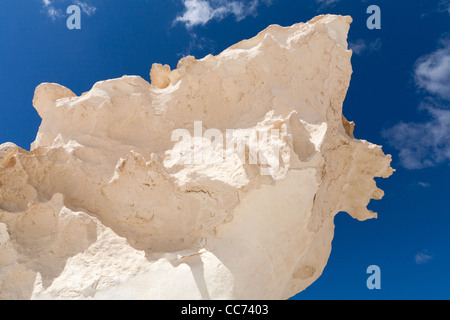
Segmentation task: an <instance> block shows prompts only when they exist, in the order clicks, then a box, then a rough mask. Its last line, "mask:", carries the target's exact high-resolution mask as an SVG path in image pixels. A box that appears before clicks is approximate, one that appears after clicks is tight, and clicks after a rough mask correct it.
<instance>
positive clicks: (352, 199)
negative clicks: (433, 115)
mask: <svg viewBox="0 0 450 320" xmlns="http://www.w3.org/2000/svg"><path fill="white" fill-rule="evenodd" d="M350 23H351V18H350V17H348V16H346V17H343V16H334V15H326V16H319V17H316V18H314V19H312V20H311V21H309V22H308V23H299V24H295V25H293V26H291V27H286V28H284V27H280V26H277V25H272V26H270V27H268V28H267V29H266V30H264V31H262V32H261V33H259V34H258V35H257V36H256V37H254V38H252V39H249V40H244V41H241V42H239V43H238V44H236V45H234V46H232V47H230V48H228V49H227V50H225V51H223V52H222V53H221V54H219V55H217V56H212V55H208V56H206V57H205V58H203V59H201V60H196V59H194V58H193V57H186V58H183V59H181V60H180V62H179V64H178V67H177V69H176V70H173V71H171V70H170V68H169V67H168V66H162V65H158V64H155V65H154V66H153V68H152V71H151V80H152V84H149V83H148V82H146V81H145V80H143V79H142V78H140V77H137V76H124V77H122V78H120V79H113V80H107V81H101V82H98V83H96V84H95V85H94V86H93V88H92V89H91V90H90V91H89V92H87V93H84V94H83V95H81V96H80V97H78V96H76V95H75V94H74V93H72V92H71V91H70V90H69V89H67V88H65V87H63V86H60V85H58V84H53V83H44V84H41V85H40V86H38V87H37V89H36V92H35V96H34V99H33V105H34V107H35V108H36V110H37V111H38V113H39V115H40V116H41V118H42V124H41V127H40V129H39V132H38V135H37V138H36V140H35V141H34V143H33V144H32V146H31V151H25V150H22V149H21V148H19V147H17V146H16V145H14V144H12V143H5V144H2V145H1V146H0V298H1V299H30V298H31V299H48V298H50V299H53V298H59V299H73V298H76V299H80V298H81V299H84V298H89V299H90V298H94V299H122V298H127V299H286V298H289V297H291V296H293V295H294V294H296V293H298V292H300V291H302V290H303V289H305V288H306V287H308V286H309V285H310V284H311V283H312V282H313V281H315V280H316V279H317V278H318V277H319V276H320V274H321V273H322V271H323V268H324V267H325V265H326V263H327V259H328V257H329V254H330V250H331V241H332V238H333V230H334V224H333V218H334V216H335V215H336V214H337V213H338V212H339V211H346V212H348V213H349V214H350V215H351V216H352V217H354V218H356V219H359V220H364V219H368V218H374V217H375V216H376V215H375V213H373V212H370V211H368V210H367V209H366V206H367V205H368V203H369V201H370V199H371V198H374V199H380V198H381V197H382V196H383V192H382V191H381V190H380V189H378V188H377V187H376V184H375V181H374V179H373V178H374V177H384V178H386V177H388V176H390V175H391V173H392V172H393V170H392V169H391V168H390V161H391V157H390V156H389V155H388V156H386V155H384V154H383V152H382V151H381V147H380V146H377V145H374V144H371V143H369V142H367V141H364V140H357V139H355V138H354V137H353V133H352V132H353V123H351V122H348V121H347V120H346V119H345V118H344V117H343V115H342V105H343V101H344V98H345V95H346V91H347V88H348V85H349V82H350V76H351V73H352V68H351V64H350V58H351V51H350V50H348V49H347V41H346V38H347V32H348V29H349V24H350ZM200 121H201V122H200ZM199 125H200V130H201V131H202V133H203V134H204V136H203V138H202V137H199V136H198V135H197V137H195V138H193V139H192V140H191V139H175V141H172V140H174V139H173V137H172V134H173V133H174V132H177V131H176V130H179V129H186V130H187V131H186V130H185V131H182V132H185V133H186V132H188V133H190V134H191V135H194V134H196V133H195V132H194V131H196V130H197V129H198V126H199ZM196 126H197V128H196ZM207 129H215V130H212V131H211V130H210V131H206V130H207ZM227 129H228V130H230V129H234V130H235V132H234V133H235V136H233V137H230V136H226V130H227ZM238 129H239V130H238ZM272 129H273V130H274V131H270V130H272ZM197 131H198V130H197ZM207 132H209V133H211V132H212V133H218V132H219V133H223V136H224V137H225V136H226V137H227V142H226V143H225V141H222V142H223V144H220V143H216V141H215V140H214V141H213V140H211V139H207V138H208V135H207V134H206V133H207ZM255 132H257V133H258V136H256V135H255ZM267 132H272V133H273V132H275V133H277V135H276V136H274V139H273V140H270V143H271V145H270V146H269V147H268V148H267V149H261V148H260V149H258V146H260V145H259V144H258V143H259V142H258V139H259V138H257V137H261V136H263V134H264V133H267ZM245 134H248V135H249V138H248V139H247V140H244V142H245V141H246V142H245V145H244V147H245V148H243V149H239V148H238V147H237V145H238V142H239V141H241V140H239V139H238V138H239V137H241V138H242V137H245ZM252 134H253V135H252ZM216 136H217V135H216ZM178 140H179V141H178ZM208 141H209V142H208ZM191 142H192V143H193V144H194V145H193V147H191ZM219 142H220V141H219ZM235 142H236V144H234V143H235ZM199 145H200V146H201V148H203V149H199ZM274 146H275V147H274ZM233 147H234V148H233ZM198 150H203V153H200V155H219V158H217V159H223V158H224V157H226V158H227V161H206V160H205V158H201V156H200V160H201V161H197V160H198V158H197V160H195V159H196V158H195V157H198ZM255 150H256V153H255ZM242 152H243V153H242ZM174 155H175V156H174ZM176 155H184V157H185V158H183V159H184V160H186V159H190V160H192V161H191V163H189V162H186V161H184V162H183V161H180V158H177V157H176ZM190 156H193V157H192V158H190ZM217 159H216V160H217ZM228 160H230V161H228ZM264 170H266V171H264Z"/></svg>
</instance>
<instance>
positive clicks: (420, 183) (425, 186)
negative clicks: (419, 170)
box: [417, 181, 431, 188]
mask: <svg viewBox="0 0 450 320" xmlns="http://www.w3.org/2000/svg"><path fill="white" fill-rule="evenodd" d="M417 184H418V185H419V186H421V187H422V188H428V187H430V186H431V184H429V183H428V182H422V181H419V182H418V183H417Z"/></svg>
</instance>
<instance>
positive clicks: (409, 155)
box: [383, 106, 450, 169]
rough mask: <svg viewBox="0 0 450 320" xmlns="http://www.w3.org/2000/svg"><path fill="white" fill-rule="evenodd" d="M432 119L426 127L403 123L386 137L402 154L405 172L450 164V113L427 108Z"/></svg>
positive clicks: (385, 132) (385, 134) (385, 135)
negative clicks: (406, 170)
mask: <svg viewBox="0 0 450 320" xmlns="http://www.w3.org/2000/svg"><path fill="white" fill-rule="evenodd" d="M425 108H426V110H427V111H428V113H429V114H430V115H431V119H430V120H429V121H427V122H423V123H414V122H410V123H403V122H400V123H398V124H397V125H395V126H394V127H392V128H390V129H387V130H384V131H383V136H384V137H385V138H386V139H387V141H388V142H389V144H390V145H392V146H393V147H394V148H396V149H397V150H398V151H399V158H400V163H401V165H402V166H403V167H405V168H406V169H423V168H426V167H432V166H435V165H438V164H443V163H446V162H449V161H450V110H449V109H441V108H438V107H436V106H427V107H425Z"/></svg>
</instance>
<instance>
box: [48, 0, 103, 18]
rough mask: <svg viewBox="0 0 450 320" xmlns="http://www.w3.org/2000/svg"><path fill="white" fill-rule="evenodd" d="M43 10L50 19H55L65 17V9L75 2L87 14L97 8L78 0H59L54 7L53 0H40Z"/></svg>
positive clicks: (90, 13)
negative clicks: (57, 4)
mask: <svg viewBox="0 0 450 320" xmlns="http://www.w3.org/2000/svg"><path fill="white" fill-rule="evenodd" d="M41 1H42V5H43V9H44V12H45V13H46V14H47V16H49V17H50V18H51V19H52V20H56V19H59V18H63V17H65V16H66V15H65V12H66V9H67V7H68V6H69V5H71V4H76V5H77V6H79V7H80V8H81V10H82V11H83V12H84V13H85V14H86V15H88V16H92V15H93V14H94V13H95V11H96V10H97V8H96V7H94V6H92V5H90V4H88V3H87V2H84V1H80V0H64V1H59V6H58V7H56V6H55V5H54V1H52V0H41Z"/></svg>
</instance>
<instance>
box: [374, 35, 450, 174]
mask: <svg viewBox="0 0 450 320" xmlns="http://www.w3.org/2000/svg"><path fill="white" fill-rule="evenodd" d="M414 80H415V83H416V85H417V87H418V88H419V89H420V90H422V91H423V92H425V93H426V94H427V95H428V96H427V97H426V98H425V100H424V101H423V102H422V104H421V106H420V109H421V110H425V111H426V112H427V113H428V115H429V117H428V119H429V120H428V121H425V122H420V123H415V122H410V123H403V122H400V123H398V124H397V125H395V126H394V127H392V128H390V129H387V130H384V131H383V136H384V137H385V138H386V139H387V141H388V143H389V144H390V145H392V146H393V147H394V148H396V149H397V150H398V151H399V157H400V162H401V164H402V165H403V166H404V167H405V168H407V169H422V168H425V167H431V166H435V165H438V164H444V163H448V162H450V108H449V102H450V39H449V38H448V37H445V38H443V39H442V40H441V41H440V47H439V48H438V49H437V50H435V51H434V52H432V53H430V54H428V55H426V56H423V57H421V58H419V59H418V60H417V62H416V64H415V70H414Z"/></svg>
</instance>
